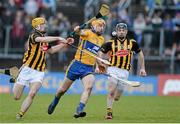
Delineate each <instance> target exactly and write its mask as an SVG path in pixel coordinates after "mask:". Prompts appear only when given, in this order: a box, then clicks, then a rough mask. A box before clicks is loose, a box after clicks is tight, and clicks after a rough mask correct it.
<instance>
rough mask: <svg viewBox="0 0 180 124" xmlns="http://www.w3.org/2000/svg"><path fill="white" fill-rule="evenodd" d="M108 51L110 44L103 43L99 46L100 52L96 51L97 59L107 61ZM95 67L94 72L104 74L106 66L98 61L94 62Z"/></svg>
mask: <svg viewBox="0 0 180 124" xmlns="http://www.w3.org/2000/svg"><path fill="white" fill-rule="evenodd" d="M110 50H111V42H107V43H104V44H103V45H102V46H101V48H100V50H99V51H98V57H100V58H102V59H108V57H107V53H108V51H110ZM96 67H97V68H96V70H98V72H99V73H105V72H106V68H107V65H106V64H104V63H103V62H101V61H99V60H97V61H96Z"/></svg>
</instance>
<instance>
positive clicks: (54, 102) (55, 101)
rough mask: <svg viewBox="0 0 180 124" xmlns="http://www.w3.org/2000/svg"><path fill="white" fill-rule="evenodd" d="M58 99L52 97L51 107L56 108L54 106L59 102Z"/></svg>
mask: <svg viewBox="0 0 180 124" xmlns="http://www.w3.org/2000/svg"><path fill="white" fill-rule="evenodd" d="M59 99H60V98H59V97H57V96H55V97H54V100H53V102H52V105H53V106H56V105H57V104H58V102H59Z"/></svg>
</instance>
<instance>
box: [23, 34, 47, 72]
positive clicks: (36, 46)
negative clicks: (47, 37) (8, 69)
mask: <svg viewBox="0 0 180 124" xmlns="http://www.w3.org/2000/svg"><path fill="white" fill-rule="evenodd" d="M43 36H44V35H43V34H41V33H40V32H37V31H35V32H33V33H32V34H30V36H29V38H28V44H29V45H28V50H27V51H26V52H25V54H24V57H23V65H25V66H28V67H30V68H32V69H35V70H38V71H45V54H46V53H45V52H44V51H42V49H41V47H43V46H47V45H48V43H43V42H35V38H36V37H43Z"/></svg>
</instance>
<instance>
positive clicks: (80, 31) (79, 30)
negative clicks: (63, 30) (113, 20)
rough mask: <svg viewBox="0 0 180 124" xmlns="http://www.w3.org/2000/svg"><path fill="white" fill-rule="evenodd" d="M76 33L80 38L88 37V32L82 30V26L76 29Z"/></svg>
mask: <svg viewBox="0 0 180 124" xmlns="http://www.w3.org/2000/svg"><path fill="white" fill-rule="evenodd" d="M74 32H75V33H76V34H78V35H80V36H87V35H88V34H87V32H86V31H85V30H84V29H80V26H76V27H75V28H74Z"/></svg>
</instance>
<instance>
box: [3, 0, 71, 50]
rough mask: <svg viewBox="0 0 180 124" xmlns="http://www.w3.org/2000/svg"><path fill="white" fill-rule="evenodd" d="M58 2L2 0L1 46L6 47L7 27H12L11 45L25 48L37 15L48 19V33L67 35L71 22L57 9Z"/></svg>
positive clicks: (54, 0)
mask: <svg viewBox="0 0 180 124" xmlns="http://www.w3.org/2000/svg"><path fill="white" fill-rule="evenodd" d="M56 2H57V1H56V0H1V1H0V27H1V28H0V41H1V43H0V48H3V47H4V44H5V43H4V42H5V34H6V33H7V29H8V28H7V27H9V28H10V32H9V33H10V41H11V42H10V47H11V48H23V47H24V44H25V42H26V40H27V37H28V35H29V33H30V32H31V30H32V27H31V20H32V18H34V17H36V16H42V17H44V18H46V19H47V21H48V27H50V28H49V31H48V34H50V35H57V36H58V35H61V36H66V35H67V33H68V32H69V31H70V30H71V27H72V26H71V22H70V21H69V19H68V18H67V16H65V15H63V13H61V12H57V11H56V7H57V6H56ZM2 41H3V42H2Z"/></svg>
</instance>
